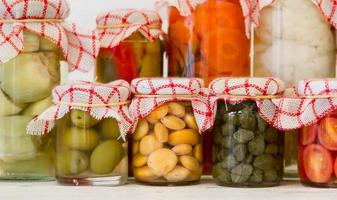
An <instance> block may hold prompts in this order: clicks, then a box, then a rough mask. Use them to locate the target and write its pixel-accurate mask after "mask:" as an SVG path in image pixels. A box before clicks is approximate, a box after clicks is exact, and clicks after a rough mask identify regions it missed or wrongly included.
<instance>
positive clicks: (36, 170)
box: [0, 0, 98, 180]
mask: <svg viewBox="0 0 337 200" xmlns="http://www.w3.org/2000/svg"><path fill="white" fill-rule="evenodd" d="M27 5H29V6H27ZM53 5H58V6H57V8H55V7H54V6H53ZM41 10H45V11H46V12H41ZM8 13H12V14H10V15H8ZM68 14H69V7H68V4H67V2H66V1H65V0H46V1H34V0H27V1H24V0H19V1H14V0H9V1H7V2H0V16H3V17H4V18H5V19H1V21H2V22H1V30H0V32H1V34H0V40H1V41H3V42H2V44H1V45H0V51H1V52H2V53H1V55H0V57H1V58H0V80H1V81H0V179H4V180H13V179H15V180H53V179H55V173H54V171H55V170H54V165H55V163H54V161H55V134H54V133H51V134H48V135H44V136H42V135H41V136H30V135H28V134H26V133H27V132H26V126H27V125H28V123H29V121H30V120H32V119H33V118H34V117H35V116H37V115H39V114H41V113H42V112H43V111H44V110H45V109H47V108H48V107H49V106H50V105H51V104H52V97H51V95H52V88H53V87H54V86H55V85H58V84H60V80H61V73H60V61H61V60H64V58H67V60H66V61H67V62H68V64H70V65H71V66H72V68H78V67H83V65H88V64H89V65H90V64H91V63H94V56H92V57H90V58H89V57H87V56H86V55H84V54H83V57H82V58H80V59H78V60H77V61H76V62H77V64H73V63H72V62H71V58H70V57H68V56H67V55H74V51H76V52H77V53H78V52H80V53H81V52H82V51H83V52H91V51H92V50H90V49H91V48H92V46H91V44H90V46H89V45H86V44H83V45H82V47H81V49H79V48H73V47H72V48H69V49H71V50H68V51H65V50H67V49H68V45H69V43H68V42H70V41H68V39H69V36H72V35H76V34H80V35H86V34H87V33H85V32H81V33H79V32H77V31H73V30H71V31H73V32H72V33H70V32H69V31H68V30H67V28H68V26H66V23H60V22H63V21H64V18H66V17H67V16H68ZM7 20H8V21H7ZM13 22H15V23H13ZM78 42H83V41H82V39H81V38H78ZM83 43H85V42H83ZM92 43H93V44H97V43H98V40H94V39H93V40H92ZM83 60H85V61H83ZM90 62H91V63H90Z"/></svg>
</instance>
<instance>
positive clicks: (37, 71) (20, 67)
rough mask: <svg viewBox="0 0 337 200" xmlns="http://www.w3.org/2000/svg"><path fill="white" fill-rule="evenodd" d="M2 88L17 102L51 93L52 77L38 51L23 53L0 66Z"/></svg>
mask: <svg viewBox="0 0 337 200" xmlns="http://www.w3.org/2000/svg"><path fill="white" fill-rule="evenodd" d="M0 76H1V81H2V82H1V88H2V89H3V91H4V92H5V93H6V94H7V95H8V96H9V97H10V98H11V99H12V100H13V101H14V102H15V103H29V102H34V101H38V100H41V99H43V98H46V97H48V96H49V95H50V93H51V90H52V85H53V84H52V77H51V75H50V74H49V72H48V68H47V67H46V66H45V65H44V64H43V62H42V61H41V59H40V57H39V54H37V53H21V54H19V55H18V56H17V57H15V58H14V59H12V60H10V61H9V62H7V63H5V64H3V65H2V67H1V68H0Z"/></svg>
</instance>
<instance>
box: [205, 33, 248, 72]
mask: <svg viewBox="0 0 337 200" xmlns="http://www.w3.org/2000/svg"><path fill="white" fill-rule="evenodd" d="M201 54H202V58H203V59H204V62H205V63H206V64H207V67H209V68H210V71H211V72H213V74H214V73H215V74H228V73H233V72H234V71H238V70H240V69H242V70H243V69H244V68H245V67H246V66H245V65H246V64H247V61H248V59H249V40H248V39H247V38H246V36H245V34H243V33H241V32H240V31H238V30H236V29H231V28H217V29H214V30H213V31H210V32H209V33H208V34H206V35H205V38H204V39H203V40H202V42H201ZM248 70H249V68H248ZM248 73H249V71H248Z"/></svg>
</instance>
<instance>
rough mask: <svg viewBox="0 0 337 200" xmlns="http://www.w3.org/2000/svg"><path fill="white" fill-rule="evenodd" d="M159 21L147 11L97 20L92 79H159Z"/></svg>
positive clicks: (118, 13) (115, 13) (108, 15)
mask: <svg viewBox="0 0 337 200" xmlns="http://www.w3.org/2000/svg"><path fill="white" fill-rule="evenodd" d="M161 26H162V20H161V18H160V16H159V14H158V13H156V12H154V11H150V10H135V9H122V10H115V11H111V12H107V13H103V14H101V15H99V16H98V17H97V30H98V33H99V39H100V41H101V48H100V51H99V55H98V59H97V67H96V80H97V81H98V82H103V83H107V82H110V81H113V80H118V79H123V80H126V81H128V82H129V83H130V82H131V81H132V80H133V79H135V78H137V77H162V75H163V53H164V48H163V40H162V38H161V36H162V35H163V31H162V30H161Z"/></svg>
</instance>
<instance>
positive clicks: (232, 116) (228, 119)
mask: <svg viewBox="0 0 337 200" xmlns="http://www.w3.org/2000/svg"><path fill="white" fill-rule="evenodd" d="M223 121H224V122H225V123H229V124H232V125H234V126H238V125H239V124H240V120H239V115H238V114H236V113H233V112H230V113H225V114H224V115H223Z"/></svg>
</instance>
